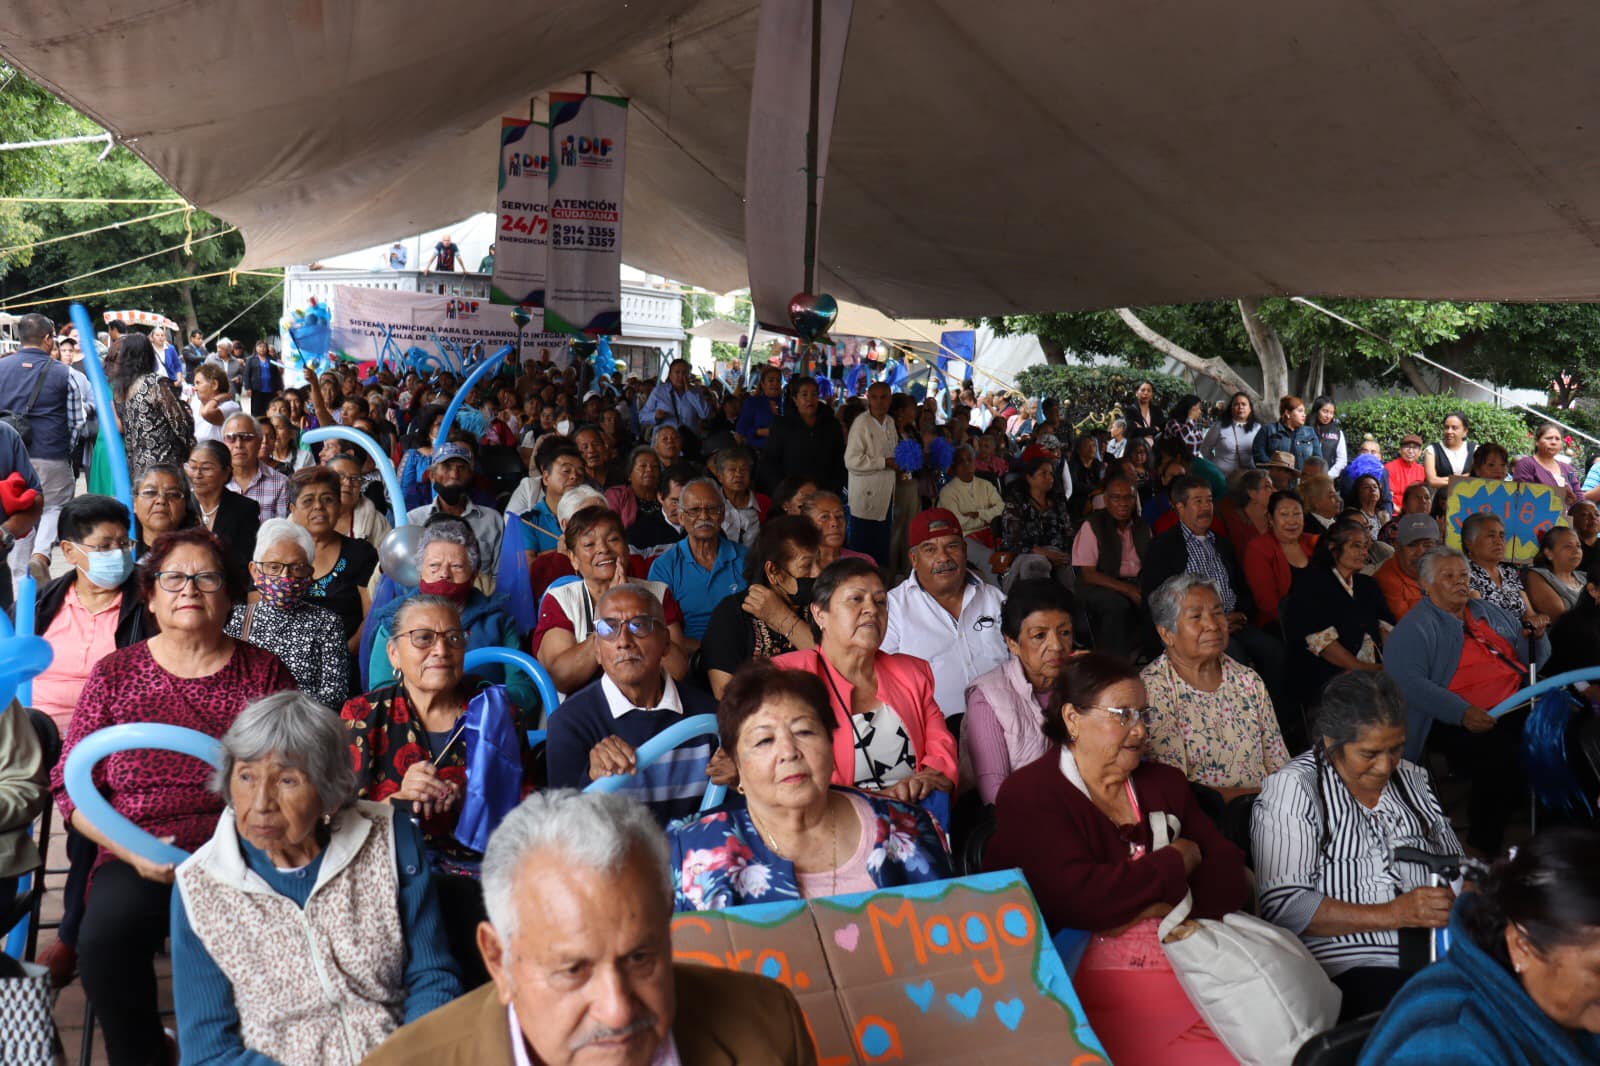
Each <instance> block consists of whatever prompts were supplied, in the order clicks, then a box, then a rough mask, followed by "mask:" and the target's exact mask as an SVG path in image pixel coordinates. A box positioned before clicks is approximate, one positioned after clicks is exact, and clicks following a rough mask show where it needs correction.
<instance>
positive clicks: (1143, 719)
mask: <svg viewBox="0 0 1600 1066" xmlns="http://www.w3.org/2000/svg"><path fill="white" fill-rule="evenodd" d="M1090 710H1094V711H1104V712H1105V716H1106V717H1107V718H1109V719H1111V720H1112V721H1114V722H1116V723H1117V725H1119V726H1121V727H1122V728H1123V729H1132V728H1133V723H1134V722H1138V723H1139V724H1140V725H1143V726H1145V727H1146V728H1148V727H1150V726H1151V725H1153V724H1155V720H1156V710H1155V708H1154V707H1151V706H1150V705H1149V704H1145V705H1144V706H1143V707H1091V708H1090Z"/></svg>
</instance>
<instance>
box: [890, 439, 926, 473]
mask: <svg viewBox="0 0 1600 1066" xmlns="http://www.w3.org/2000/svg"><path fill="white" fill-rule="evenodd" d="M894 465H895V466H898V467H899V468H900V472H901V473H902V474H914V473H916V472H917V471H918V470H921V469H922V445H920V444H918V443H917V442H916V441H914V440H903V441H901V442H900V443H899V444H896V445H895V447H894Z"/></svg>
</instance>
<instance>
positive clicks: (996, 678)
mask: <svg viewBox="0 0 1600 1066" xmlns="http://www.w3.org/2000/svg"><path fill="white" fill-rule="evenodd" d="M975 690H976V691H978V692H982V693H983V696H984V699H986V700H988V701H989V706H990V707H993V708H994V716H995V718H996V719H997V720H998V721H999V722H1000V732H1001V733H1002V734H1004V736H1005V740H1006V751H1007V752H1009V753H1010V755H1011V769H1012V771H1013V772H1015V771H1017V770H1020V769H1022V768H1023V767H1024V766H1027V765H1028V764H1029V763H1031V762H1033V761H1034V760H1036V759H1038V758H1039V757H1040V756H1042V755H1043V754H1044V753H1045V752H1047V751H1049V750H1050V741H1048V740H1047V739H1045V735H1044V712H1043V711H1041V710H1040V709H1039V701H1038V700H1037V699H1036V698H1035V697H1034V694H1033V685H1032V684H1031V683H1030V682H1029V681H1028V675H1027V674H1024V673H1023V672H1022V660H1021V659H1018V658H1017V657H1016V656H1015V655H1013V656H1012V657H1011V658H1009V659H1007V660H1006V661H1005V662H1003V663H1001V664H1000V665H999V666H997V667H995V668H994V669H993V670H990V671H989V672H988V673H986V674H983V675H981V676H980V677H979V678H978V679H977V680H975V681H973V682H972V684H970V685H968V686H967V693H968V694H969V695H970V694H971V693H972V692H973V691H975ZM961 762H962V766H963V768H964V769H966V770H967V771H968V776H969V777H970V772H971V767H972V758H971V756H970V754H969V753H968V752H967V733H966V731H965V730H963V731H962V734H961Z"/></svg>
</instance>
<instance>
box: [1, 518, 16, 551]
mask: <svg viewBox="0 0 1600 1066" xmlns="http://www.w3.org/2000/svg"><path fill="white" fill-rule="evenodd" d="M16 546H17V538H16V537H13V536H12V535H11V530H9V529H7V528H6V527H5V526H0V558H4V557H5V556H7V555H9V554H11V549H12V548H14V547H16Z"/></svg>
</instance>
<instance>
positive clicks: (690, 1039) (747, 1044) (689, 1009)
mask: <svg viewBox="0 0 1600 1066" xmlns="http://www.w3.org/2000/svg"><path fill="white" fill-rule="evenodd" d="M563 713H565V711H564V710H563ZM557 720H558V721H559V720H560V719H559V717H558V718H557ZM668 862H669V860H668V853H667V842H666V839H665V838H664V837H663V836H662V833H661V830H660V829H659V828H657V827H656V825H655V824H654V823H653V822H652V821H651V819H650V816H649V815H648V814H647V813H646V812H645V811H644V810H643V809H642V808H641V807H639V806H638V804H636V803H633V802H632V801H630V800H627V799H624V798H623V797H621V796H616V795H604V794H585V793H576V792H572V791H569V790H564V789H562V790H553V791H549V792H535V793H533V794H532V795H531V796H529V797H528V798H527V799H525V800H523V802H522V805H521V806H520V807H518V808H517V809H516V810H514V811H512V812H511V813H510V814H509V815H507V816H506V820H505V821H503V822H501V823H500V826H499V828H498V829H496V830H495V832H494V836H492V837H491V838H490V839H489V850H488V852H487V853H486V854H485V855H484V859H483V896H484V903H485V904H486V905H487V907H488V911H489V920H488V921H487V922H484V923H483V924H482V925H480V926H479V927H478V950H479V951H480V952H481V953H482V955H483V959H484V962H485V963H486V964H487V966H488V968H489V973H490V974H491V975H492V976H493V978H494V983H493V984H490V985H485V986H484V987H483V988H480V989H478V990H477V991H476V992H472V993H470V994H468V995H466V996H463V997H462V998H461V999H458V1000H456V1001H455V1002H454V1003H451V1004H450V1005H448V1006H446V1007H442V1008H440V1009H439V1010H436V1011H434V1012H433V1013H432V1014H429V1015H428V1016H427V1017H425V1018H422V1019H421V1020H419V1021H416V1022H413V1023H412V1024H410V1025H408V1026H405V1027H404V1028H402V1029H400V1030H398V1031H397V1032H396V1033H395V1034H394V1035H393V1036H391V1037H390V1038H389V1039H388V1041H387V1042H385V1043H384V1045H383V1046H382V1047H380V1048H379V1049H378V1050H377V1051H376V1052H374V1053H373V1054H372V1055H370V1056H369V1057H368V1058H367V1059H366V1066H413V1064H415V1066H516V1064H518V1063H539V1064H541V1066H567V1064H569V1063H596V1064H599V1063H614V1064H616V1066H664V1064H667V1063H683V1064H686V1066H694V1064H697V1063H711V1062H717V1063H727V1064H729V1066H756V1064H761V1066H815V1064H816V1061H817V1055H816V1049H815V1047H814V1045H813V1044H812V1041H811V1037H810V1035H809V1034H808V1032H807V1031H806V1021H805V1017H804V1015H802V1014H801V1013H800V1007H799V1005H798V1004H797V1003H796V1002H795V999H794V996H793V994H792V993H790V992H789V990H788V989H787V988H785V987H784V986H783V985H781V984H779V983H778V982H777V981H773V980H769V979H767V978H765V977H760V976H757V975H755V974H747V973H738V972H736V971H732V970H713V969H708V968H706V967H703V966H695V965H692V964H689V963H675V962H673V961H672V927H671V920H672V902H673V895H672V876H671V873H670V871H669V866H668Z"/></svg>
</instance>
